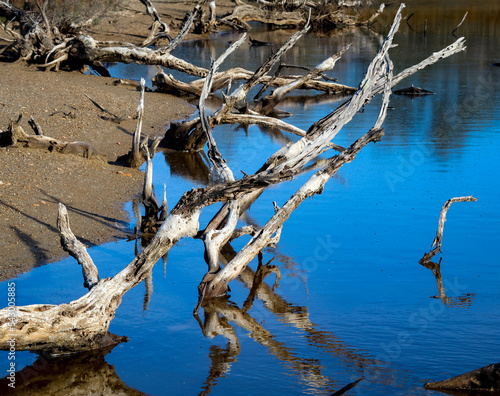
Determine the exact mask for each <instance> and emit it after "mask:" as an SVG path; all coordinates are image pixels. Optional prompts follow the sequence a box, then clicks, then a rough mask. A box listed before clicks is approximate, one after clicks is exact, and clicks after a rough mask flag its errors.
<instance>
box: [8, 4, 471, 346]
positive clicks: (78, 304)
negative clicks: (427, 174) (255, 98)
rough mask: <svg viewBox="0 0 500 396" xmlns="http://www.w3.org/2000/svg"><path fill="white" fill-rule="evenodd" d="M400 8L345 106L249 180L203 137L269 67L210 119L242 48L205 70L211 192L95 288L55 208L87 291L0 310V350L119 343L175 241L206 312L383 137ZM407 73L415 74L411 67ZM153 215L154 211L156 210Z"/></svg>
mask: <svg viewBox="0 0 500 396" xmlns="http://www.w3.org/2000/svg"><path fill="white" fill-rule="evenodd" d="M401 9H402V7H401V8H400V10H399V11H398V14H397V15H396V18H395V21H394V24H393V26H392V27H391V30H390V32H389V34H388V36H387V38H386V40H385V41H384V43H383V45H382V47H381V49H380V51H379V53H378V54H377V55H376V57H375V58H374V60H373V61H372V62H371V64H370V66H369V67H368V70H367V72H366V75H365V78H364V79H363V81H362V82H361V83H360V85H359V88H358V89H357V90H356V92H355V93H354V95H353V97H352V98H351V99H350V101H349V102H348V103H347V104H345V105H343V106H341V107H340V108H339V109H337V110H335V111H334V112H333V113H332V114H331V115H330V116H328V117H326V118H325V119H323V120H320V121H319V122H317V123H315V124H313V125H312V126H311V128H310V129H309V131H308V132H307V133H306V134H305V136H304V137H303V138H301V139H300V140H299V141H298V142H296V143H294V144H291V145H289V146H286V147H284V148H282V149H280V150H278V151H277V152H276V153H275V154H274V155H273V156H271V157H270V158H269V159H268V161H266V163H265V164H264V165H263V166H262V167H261V168H260V170H259V171H257V172H256V173H255V174H253V175H245V176H244V177H243V178H241V179H236V178H235V177H234V175H233V173H232V171H231V170H230V169H229V167H228V165H227V164H226V163H225V161H224V159H223V157H222V155H221V154H220V153H219V151H218V149H217V146H216V142H215V140H214V139H213V137H212V135H211V129H212V128H213V126H216V125H218V123H219V120H220V119H222V118H223V117H225V116H226V115H227V114H228V113H229V111H230V110H231V109H232V108H233V106H234V103H236V102H237V101H239V100H241V99H242V98H244V97H245V96H246V94H247V93H248V92H249V90H250V89H251V88H252V87H253V86H255V84H257V83H258V82H259V81H260V78H261V77H262V76H264V75H265V73H267V70H268V67H269V64H270V63H272V62H276V61H277V60H276V59H271V60H270V61H268V62H266V63H265V64H264V65H263V66H262V68H260V69H259V70H258V71H257V72H256V73H255V74H254V75H253V77H252V78H250V80H249V81H247V82H246V83H245V84H243V85H241V86H240V87H239V88H237V89H236V90H235V92H233V93H232V94H231V95H229V96H228V97H227V98H226V102H225V104H224V105H223V106H222V107H221V109H220V110H219V111H218V112H216V113H215V114H213V115H212V116H207V114H206V112H205V110H204V107H205V100H206V97H207V96H208V93H209V92H210V91H211V84H212V81H213V77H214V76H215V75H216V69H217V67H218V64H219V63H220V62H222V61H223V59H224V58H225V57H226V56H227V55H228V54H229V52H230V51H232V50H234V49H235V48H236V47H237V46H238V45H239V44H240V42H242V40H240V41H239V42H236V43H235V44H233V45H232V46H231V48H230V49H229V50H228V52H226V53H225V54H224V55H223V56H222V57H221V59H219V61H217V62H215V63H214V64H213V66H212V68H211V70H210V71H208V73H207V78H206V80H205V83H204V84H205V85H204V89H203V90H202V95H201V96H200V125H201V129H202V130H203V133H204V134H205V135H206V139H207V140H208V141H209V158H210V161H211V163H212V170H211V173H212V178H211V179H212V184H211V185H209V186H208V187H205V188H196V189H192V190H191V191H188V192H186V193H185V194H184V195H183V196H182V198H181V199H180V200H179V201H178V202H177V204H176V205H175V206H174V208H173V209H172V210H171V211H170V212H169V213H168V215H167V214H166V202H165V207H164V210H163V211H162V213H164V221H163V222H162V223H161V226H160V228H159V230H158V232H156V234H155V236H154V237H153V239H152V240H151V242H150V244H149V245H148V246H147V247H145V248H144V249H143V250H142V252H141V253H140V254H139V255H138V256H137V257H136V258H135V259H134V260H133V261H132V262H131V263H130V264H129V265H128V266H127V267H125V268H124V269H123V270H122V271H120V272H119V273H118V274H116V275H115V276H114V277H112V278H104V279H99V277H98V271H97V266H96V265H95V264H93V263H91V262H90V261H91V260H90V261H89V257H90V256H88V254H87V253H86V250H85V248H84V247H82V245H81V244H78V243H77V241H76V240H75V239H76V238H74V235H73V234H72V233H71V232H70V228H69V222H68V218H67V214H66V213H65V208H64V205H62V204H60V205H59V221H58V225H59V227H60V232H61V233H62V234H63V235H64V241H65V242H64V246H65V248H66V249H68V250H69V251H70V252H71V253H72V254H73V255H74V256H75V257H77V259H78V261H79V263H81V264H82V271H83V273H84V279H86V282H85V283H86V287H87V288H88V289H89V292H88V293H87V294H85V295H84V296H82V297H81V298H79V299H77V300H74V301H71V302H69V303H67V304H61V305H50V304H35V305H28V306H22V307H15V308H14V310H12V309H7V308H6V309H3V310H0V329H1V332H0V348H1V349H8V348H9V347H10V346H9V341H10V340H11V339H12V338H14V339H15V343H16V350H31V351H37V352H40V351H44V352H47V353H52V354H65V353H73V352H78V351H85V350H91V349H96V348H102V347H106V346H109V345H113V344H115V343H117V342H121V341H123V340H125V339H126V337H119V336H115V335H113V334H110V333H109V332H108V328H109V325H110V322H111V320H112V319H113V317H114V315H115V311H116V309H117V308H118V306H119V305H120V303H121V299H122V297H123V295H124V294H125V293H126V292H127V291H128V290H130V289H131V288H132V287H134V286H136V285H137V284H138V283H140V282H141V281H143V280H144V279H146V278H147V277H148V275H149V273H150V271H151V269H152V268H153V266H154V265H155V264H156V263H157V261H158V260H159V259H160V258H162V257H164V256H165V255H166V254H167V253H168V252H169V250H170V249H171V248H172V247H173V246H175V244H176V242H177V241H178V240H179V239H181V238H183V237H201V238H202V239H203V240H204V242H205V247H206V250H205V253H206V254H205V258H206V262H207V265H208V271H207V274H206V275H205V277H204V278H203V280H202V281H201V283H200V287H199V303H198V305H199V306H203V305H204V304H209V303H210V298H212V297H214V296H220V295H224V294H225V293H226V291H227V286H228V283H229V282H230V281H231V280H232V279H234V278H236V277H237V276H238V275H239V274H241V273H242V271H244V270H245V268H246V266H247V264H248V263H249V262H250V261H251V260H252V259H253V258H254V257H255V256H256V255H258V254H259V252H260V251H261V250H262V249H263V248H264V247H265V246H271V245H273V244H275V243H276V242H277V240H278V239H279V231H280V229H281V227H282V226H283V224H284V222H285V221H286V220H287V219H288V218H289V216H290V215H291V213H292V212H293V211H294V210H295V209H296V208H297V207H298V205H300V204H301V203H302V202H303V201H304V200H305V199H306V198H307V197H310V196H312V195H315V194H319V193H321V192H322V190H323V188H324V185H325V183H326V182H327V181H328V180H329V179H330V178H331V176H332V175H333V174H335V172H337V171H338V169H339V168H340V167H341V166H342V165H344V164H345V163H348V162H350V161H352V160H354V158H355V156H356V155H357V154H358V153H359V151H360V150H362V149H363V147H365V146H366V145H367V144H368V143H370V142H376V141H378V140H380V138H381V137H382V136H383V131H382V128H381V127H382V123H383V121H384V119H385V117H386V111H387V106H388V102H389V96H390V92H391V87H392V85H393V76H392V62H391V61H390V59H389V55H388V52H389V49H390V48H391V46H392V40H393V37H394V34H395V33H396V31H397V29H398V27H399V23H400V21H401ZM291 41H293V40H291ZM463 42H464V41H463V39H459V40H458V41H457V42H456V43H455V44H454V45H453V47H452V48H453V49H452V50H449V51H448V52H446V56H449V55H450V54H451V53H455V52H458V51H461V50H463V49H464V48H465V47H464V45H463ZM292 44H293V43H292ZM275 56H276V54H275ZM427 64H428V63H427ZM415 67H416V68H418V65H417V66H415ZM379 93H383V104H382V106H381V110H380V113H379V117H378V119H377V121H376V122H375V124H374V126H373V128H372V129H371V130H370V131H369V132H367V133H366V134H365V135H363V136H361V137H360V138H359V139H358V140H356V141H355V142H354V143H352V144H351V146H350V147H348V148H347V149H342V152H341V153H340V154H337V155H334V156H333V157H331V158H330V159H329V160H327V161H326V165H325V166H323V168H322V169H320V170H319V171H317V172H316V173H314V174H313V175H312V176H311V177H310V179H309V180H308V181H307V182H306V183H305V184H304V185H303V186H302V187H301V188H299V190H297V192H296V193H295V194H293V195H292V196H291V197H290V199H289V200H288V201H287V202H286V203H285V204H284V205H283V206H282V207H281V208H280V207H278V206H277V205H275V215H274V216H273V217H272V218H271V219H270V220H269V221H268V222H267V224H266V225H264V226H263V227H261V228H260V229H253V230H252V229H246V230H236V228H235V227H236V220H237V219H238V218H239V216H240V214H241V213H243V211H244V210H245V209H246V208H247V207H248V203H249V202H250V201H251V200H252V199H255V197H256V196H258V195H259V194H260V193H261V192H262V191H263V189H265V188H267V187H268V186H270V185H273V184H277V183H281V182H283V181H286V180H289V179H291V178H293V177H294V176H296V175H297V174H299V173H301V172H303V171H305V170H306V169H307V165H308V164H309V163H310V162H311V161H312V160H314V159H315V158H317V157H318V155H320V154H322V153H325V152H327V151H328V150H330V144H331V140H332V139H333V138H334V137H335V135H336V134H337V133H338V132H339V131H340V130H341V128H342V127H343V126H344V125H346V124H347V123H348V122H349V121H350V120H351V119H352V118H353V117H354V116H355V115H356V113H357V112H358V111H359V110H360V109H361V107H362V106H365V105H367V103H368V102H370V100H371V99H372V98H373V97H374V96H375V95H377V94H379ZM143 147H144V148H143V149H144V152H145V153H146V159H148V158H150V156H149V154H148V150H147V149H146V147H145V146H143ZM151 172H152V163H151V162H150V161H149V160H148V170H147V172H146V182H145V190H144V191H145V192H144V201H152V200H154V199H153V198H152V195H151V194H152V192H151V189H150V186H151V184H150V183H151V182H150V180H151V178H150V175H151ZM249 197H250V199H249ZM217 202H225V203H226V204H225V205H224V208H225V209H223V210H222V211H221V212H220V213H219V214H217V215H216V216H215V217H214V219H213V220H212V221H211V222H210V224H209V225H208V226H207V227H206V228H205V230H203V231H200V224H199V216H200V212H201V211H202V210H203V208H205V207H207V206H209V205H213V204H215V203H217ZM156 206H159V205H158V204H156ZM161 206H162V207H163V205H161ZM224 210H226V212H224ZM245 233H251V234H252V235H253V237H252V238H251V240H250V241H249V242H248V243H247V244H246V245H245V247H243V248H242V249H241V250H240V252H239V253H237V254H236V256H235V257H234V258H233V259H232V260H231V261H230V262H229V263H227V265H226V266H225V267H224V268H223V269H220V268H219V263H220V251H221V249H222V248H223V246H224V245H225V243H226V242H227V241H228V240H229V239H231V238H232V237H233V236H239V235H243V234H245ZM75 247H76V248H75Z"/></svg>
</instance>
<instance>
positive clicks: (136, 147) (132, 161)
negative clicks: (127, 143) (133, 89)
mask: <svg viewBox="0 0 500 396" xmlns="http://www.w3.org/2000/svg"><path fill="white" fill-rule="evenodd" d="M140 87H141V90H140V94H139V104H138V105H137V124H136V127H135V130H134V134H133V136H132V149H131V150H130V151H129V152H128V154H125V155H123V156H121V157H119V158H118V159H117V162H124V163H125V164H126V165H127V166H129V167H131V168H139V167H140V166H141V165H142V164H143V163H144V161H145V158H144V156H143V155H142V151H141V133H142V123H143V120H144V91H145V87H146V80H144V78H141V84H140ZM147 139H148V138H147V137H146V141H147ZM158 143H159V141H158V142H156V143H155V144H158Z"/></svg>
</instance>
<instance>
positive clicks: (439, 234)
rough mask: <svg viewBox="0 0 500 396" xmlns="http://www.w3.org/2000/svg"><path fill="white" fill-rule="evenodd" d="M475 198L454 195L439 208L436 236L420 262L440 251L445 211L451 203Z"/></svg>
mask: <svg viewBox="0 0 500 396" xmlns="http://www.w3.org/2000/svg"><path fill="white" fill-rule="evenodd" d="M476 201H477V198H474V197H473V196H472V195H469V196H468V197H456V198H451V199H449V200H447V201H446V202H445V203H444V205H443V207H442V208H441V213H440V215H439V224H438V229H437V232H436V237H435V238H434V240H433V241H432V246H431V248H433V249H431V251H430V252H428V253H425V254H424V256H423V257H422V258H421V259H420V261H419V262H420V264H422V263H426V262H429V261H431V260H432V258H433V257H434V256H435V255H436V254H438V253H440V252H441V243H442V241H443V232H444V223H445V221H446V213H447V212H448V209H449V208H450V206H451V204H452V203H454V202H476Z"/></svg>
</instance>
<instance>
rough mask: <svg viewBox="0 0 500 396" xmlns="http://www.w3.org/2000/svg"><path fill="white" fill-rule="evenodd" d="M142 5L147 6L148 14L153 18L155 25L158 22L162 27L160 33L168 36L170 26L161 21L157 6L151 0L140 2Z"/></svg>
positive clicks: (141, 0)
mask: <svg viewBox="0 0 500 396" xmlns="http://www.w3.org/2000/svg"><path fill="white" fill-rule="evenodd" d="M139 1H140V2H141V3H142V4H144V5H145V6H146V11H147V13H148V14H149V15H150V16H151V18H153V24H154V23H155V22H156V23H157V24H158V25H159V26H160V31H161V32H165V33H166V34H168V32H169V29H168V25H167V24H166V23H165V22H162V21H161V18H160V15H159V14H158V11H156V8H155V6H154V5H153V2H152V1H151V0H139Z"/></svg>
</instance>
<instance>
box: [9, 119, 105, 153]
mask: <svg viewBox="0 0 500 396" xmlns="http://www.w3.org/2000/svg"><path fill="white" fill-rule="evenodd" d="M21 118H22V117H21V116H20V117H19V118H18V119H17V121H12V122H11V123H10V124H9V126H8V128H7V130H6V131H4V132H0V147H25V148H34V149H41V150H47V151H50V152H57V153H61V154H73V155H77V156H80V157H84V158H97V159H103V158H104V156H102V155H101V154H99V152H98V151H97V149H96V148H95V147H94V146H93V145H92V144H90V143H85V142H64V141H62V140H57V139H54V138H51V137H49V136H45V135H44V134H43V131H42V129H41V127H40V126H39V125H38V124H37V123H36V121H35V120H34V119H31V120H30V125H31V126H32V128H33V130H34V131H35V133H36V134H35V135H28V134H27V133H26V132H25V131H24V129H23V128H22V127H21V125H20V121H21Z"/></svg>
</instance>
